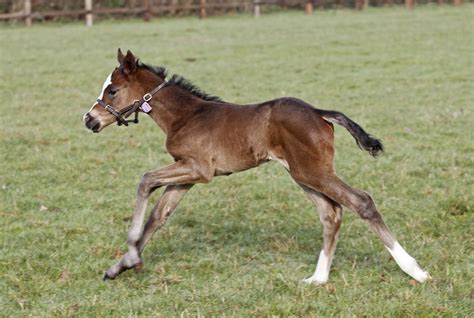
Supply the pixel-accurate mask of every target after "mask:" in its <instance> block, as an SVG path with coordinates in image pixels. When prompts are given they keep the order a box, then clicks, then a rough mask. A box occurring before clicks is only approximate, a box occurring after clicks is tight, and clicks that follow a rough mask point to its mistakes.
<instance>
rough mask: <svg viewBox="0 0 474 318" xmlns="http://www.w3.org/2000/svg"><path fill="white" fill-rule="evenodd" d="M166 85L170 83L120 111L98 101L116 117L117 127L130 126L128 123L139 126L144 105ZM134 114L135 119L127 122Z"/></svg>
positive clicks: (156, 88)
mask: <svg viewBox="0 0 474 318" xmlns="http://www.w3.org/2000/svg"><path fill="white" fill-rule="evenodd" d="M166 84H168V82H166V81H164V82H163V83H161V84H160V85H158V86H157V87H155V88H154V89H153V90H152V91H151V92H149V93H146V94H145V95H143V97H142V99H140V100H136V101H134V102H133V103H132V104H130V105H128V106H127V107H124V108H122V109H120V110H116V109H115V108H113V107H112V106H110V105H109V104H107V103H106V102H104V101H103V100H102V99H100V98H98V99H97V103H98V104H99V105H100V106H102V107H103V108H104V109H105V110H106V111H108V112H109V113H111V114H112V115H114V116H115V118H116V119H117V125H119V126H121V125H125V126H128V123H134V124H138V113H139V112H140V111H143V110H142V105H143V104H144V103H148V102H149V101H150V100H151V99H152V98H153V96H154V95H155V94H156V93H158V92H159V91H160V90H161V89H162V88H164V87H165V86H166ZM133 113H135V118H134V119H130V120H127V119H126V118H127V117H128V116H130V115H131V114H133Z"/></svg>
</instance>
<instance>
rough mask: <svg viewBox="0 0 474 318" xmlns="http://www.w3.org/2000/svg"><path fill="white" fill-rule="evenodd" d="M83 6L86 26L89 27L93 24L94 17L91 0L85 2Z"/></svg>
mask: <svg viewBox="0 0 474 318" xmlns="http://www.w3.org/2000/svg"><path fill="white" fill-rule="evenodd" d="M84 6H85V8H86V25H87V26H88V27H90V26H92V24H93V23H94V17H93V15H92V0H85V1H84Z"/></svg>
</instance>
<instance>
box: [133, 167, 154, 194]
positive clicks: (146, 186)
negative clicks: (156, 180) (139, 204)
mask: <svg viewBox="0 0 474 318" xmlns="http://www.w3.org/2000/svg"><path fill="white" fill-rule="evenodd" d="M150 180H151V175H150V173H149V172H147V173H145V174H143V176H142V178H141V180H140V183H139V184H138V189H137V194H138V196H141V197H148V196H149V195H150V192H151V191H152V185H151V182H150Z"/></svg>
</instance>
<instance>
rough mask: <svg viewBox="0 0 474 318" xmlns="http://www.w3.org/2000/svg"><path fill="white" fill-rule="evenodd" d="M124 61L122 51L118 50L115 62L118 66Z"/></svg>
mask: <svg viewBox="0 0 474 318" xmlns="http://www.w3.org/2000/svg"><path fill="white" fill-rule="evenodd" d="M124 59H125V55H123V53H122V50H121V49H120V48H119V49H118V51H117V61H118V62H119V64H120V65H122V64H123V60H124Z"/></svg>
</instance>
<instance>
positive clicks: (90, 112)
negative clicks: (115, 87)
mask: <svg viewBox="0 0 474 318" xmlns="http://www.w3.org/2000/svg"><path fill="white" fill-rule="evenodd" d="M110 84H112V73H110V74H109V76H107V78H106V79H105V82H104V84H102V91H101V92H100V95H99V96H98V97H97V99H103V98H104V92H105V89H106V88H107V86H109V85H110ZM95 105H97V103H94V104H92V106H91V109H89V111H88V112H87V113H86V114H84V118H85V117H86V115H87V114H91V115H92V116H94V115H93V114H92V110H93V109H94V106H95Z"/></svg>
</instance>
